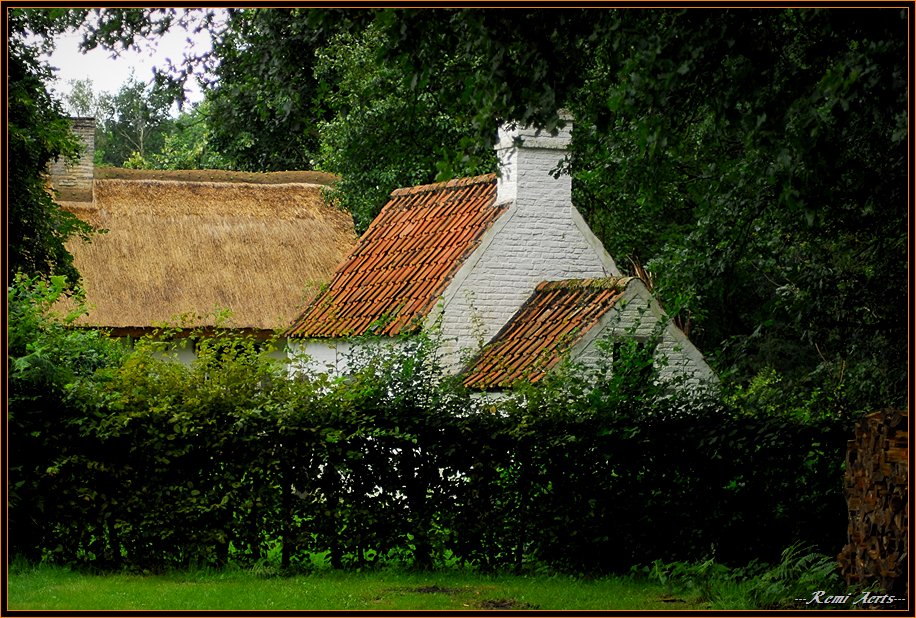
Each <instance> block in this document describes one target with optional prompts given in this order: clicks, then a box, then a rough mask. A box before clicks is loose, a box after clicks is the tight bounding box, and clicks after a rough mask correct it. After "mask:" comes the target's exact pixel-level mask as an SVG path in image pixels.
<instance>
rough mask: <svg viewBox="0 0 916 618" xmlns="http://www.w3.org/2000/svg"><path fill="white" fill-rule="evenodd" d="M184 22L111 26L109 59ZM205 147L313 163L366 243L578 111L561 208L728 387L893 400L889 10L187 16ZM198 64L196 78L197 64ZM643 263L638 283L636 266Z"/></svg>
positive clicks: (900, 87) (902, 330) (151, 12)
mask: <svg viewBox="0 0 916 618" xmlns="http://www.w3.org/2000/svg"><path fill="white" fill-rule="evenodd" d="M189 14H190V13H189V12H179V11H176V10H173V9H119V10H113V9H108V10H105V11H102V12H100V13H99V14H98V19H97V22H96V23H95V25H93V26H91V27H90V30H89V35H88V36H87V41H86V44H87V46H93V45H99V44H101V45H105V46H108V47H110V48H113V49H117V48H119V46H120V47H123V46H126V45H130V44H133V43H135V42H136V40H137V37H138V36H155V35H156V34H157V33H161V32H162V31H163V30H164V29H166V28H168V27H170V25H171V24H173V23H175V22H176V21H181V20H186V19H189V17H188V16H189ZM196 19H197V22H196V23H197V24H198V26H197V27H198V28H206V29H209V30H210V31H211V32H212V34H213V37H214V47H213V52H212V53H211V54H210V55H208V56H207V57H204V58H190V59H188V62H187V63H185V64H184V65H182V66H179V67H173V68H174V69H175V70H174V71H173V72H172V73H171V74H169V75H163V82H164V83H165V82H169V80H170V79H171V80H172V81H171V87H172V92H173V93H180V92H181V87H180V86H181V79H187V78H188V76H189V75H192V74H193V69H194V67H195V66H196V67H198V68H202V69H204V70H209V71H211V73H210V77H209V78H208V80H209V81H208V82H207V87H206V89H205V91H206V96H207V105H208V107H206V108H204V111H205V112H206V114H205V117H206V123H207V124H208V132H207V133H206V135H207V138H206V139H207V141H208V142H209V144H210V147H211V148H212V149H213V150H215V151H217V152H218V154H219V155H220V156H221V157H223V161H224V162H225V163H226V164H227V165H228V166H230V167H235V168H238V169H247V170H276V169H283V168H289V167H295V168H312V167H318V168H321V169H323V170H324V171H330V172H336V173H339V174H341V175H342V178H343V179H342V181H341V182H340V183H339V184H338V186H337V188H336V190H335V193H334V197H335V198H336V199H337V200H338V201H339V203H340V204H341V205H342V206H344V207H346V208H348V209H349V210H350V211H351V212H353V214H354V216H355V217H356V220H357V222H358V225H359V226H360V228H361V229H362V228H365V226H366V225H368V223H369V221H371V219H372V217H373V216H374V215H375V214H376V213H377V212H378V209H379V208H380V207H381V206H382V204H383V203H384V200H385V196H386V195H387V194H388V192H390V191H391V190H392V189H394V188H395V187H397V186H401V185H408V184H416V183H423V182H431V181H434V180H443V179H447V178H449V177H452V176H456V175H469V174H476V173H480V172H484V171H495V159H494V158H493V156H492V151H491V146H492V144H493V142H494V141H495V137H496V132H495V128H496V126H497V124H498V123H500V122H504V121H517V122H520V123H523V124H534V125H537V126H540V127H543V128H546V129H553V128H554V127H555V126H556V125H557V124H558V123H559V122H560V118H559V115H558V112H559V110H560V109H562V108H566V109H569V110H570V111H572V113H573V116H574V117H575V123H576V124H575V130H574V134H573V144H572V147H571V151H570V158H569V165H568V169H569V171H570V173H571V174H572V176H573V179H574V185H573V186H574V202H575V204H576V206H577V207H578V208H579V210H580V211H581V212H582V213H583V214H584V215H585V217H586V219H587V220H588V222H589V224H590V225H591V226H592V228H593V229H594V230H595V232H596V234H597V235H598V237H599V238H600V239H601V240H602V242H603V243H604V244H605V246H606V247H607V248H608V250H609V252H610V253H611V254H612V255H613V256H614V257H615V259H616V260H617V262H618V263H619V264H621V265H625V266H626V265H629V264H631V263H632V264H633V268H634V270H639V272H643V273H644V274H646V271H648V274H646V276H649V275H651V282H650V283H651V284H652V285H653V286H654V289H655V292H656V294H657V295H658V296H659V298H660V300H661V301H662V303H663V304H664V305H665V306H666V308H667V309H668V310H669V311H670V312H672V313H675V314H677V315H678V318H679V323H680V324H681V325H682V326H683V327H684V328H685V329H687V330H688V331H689V335H690V337H691V339H693V340H694V342H696V343H697V344H698V346H699V347H700V348H701V349H702V350H703V351H704V353H705V354H706V355H707V356H708V357H710V358H711V359H712V360H713V362H714V364H715V365H716V367H717V368H718V370H719V371H720V372H721V373H722V375H723V376H726V377H728V376H732V377H733V379H734V380H735V383H737V384H749V383H751V382H752V381H753V380H754V379H755V377H757V378H760V376H771V375H773V373H772V372H773V371H776V373H777V376H778V377H777V378H774V379H778V380H783V382H782V386H781V387H780V388H783V389H784V390H785V392H786V396H787V397H800V398H811V399H812V400H817V401H820V402H821V403H822V404H823V405H824V406H832V407H835V408H837V409H841V408H842V409H845V408H854V409H866V408H876V407H884V406H887V405H899V404H901V403H902V402H903V401H904V400H905V397H906V389H907V387H906V354H905V351H906V341H907V300H906V277H907V266H906V258H907V254H906V248H905V247H906V240H907V229H906V220H907V219H906V208H907V199H908V195H907V191H906V145H907V121H908V117H907V110H908V108H907V98H906V93H907V88H906V87H907V76H908V72H907V48H906V41H907V32H908V28H910V27H911V25H912V24H911V23H909V21H908V20H909V19H911V18H910V17H909V16H908V14H907V12H906V11H905V10H902V9H893V8H884V9H845V8H844V9H779V10H771V9H766V10H763V9H728V10H725V9H714V10H713V9H686V10H654V9H653V10H633V9H626V10H605V9H600V10H599V9H562V10H559V9H498V10H494V9H487V10H481V9H447V10H446V9H436V10H429V9H423V10H402V9H379V10H342V9H308V10H307V9H230V10H229V11H228V12H227V13H226V14H225V19H220V18H219V16H218V15H217V13H216V12H215V11H213V10H207V11H202V12H200V13H199V14H198V15H197V17H196ZM195 63H196V64H195ZM639 265H644V266H645V269H646V271H643V270H642V269H639V268H638V266H639Z"/></svg>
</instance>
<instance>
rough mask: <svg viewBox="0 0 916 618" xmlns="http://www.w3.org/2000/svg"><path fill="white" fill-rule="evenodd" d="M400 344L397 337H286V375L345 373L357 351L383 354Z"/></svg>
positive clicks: (358, 352) (357, 354)
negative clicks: (352, 338)
mask: <svg viewBox="0 0 916 618" xmlns="http://www.w3.org/2000/svg"><path fill="white" fill-rule="evenodd" d="M401 345H403V344H402V342H401V340H400V339H395V338H388V337H385V338H379V339H372V340H350V339H290V340H289V343H288V348H287V350H288V355H289V373H290V375H296V374H305V375H317V374H320V373H326V374H328V375H330V376H338V375H344V374H346V373H347V372H348V371H349V370H350V368H351V363H352V362H353V361H354V358H356V360H357V362H358V360H359V355H361V354H375V353H384V352H385V351H390V350H392V349H396V348H398V347H399V346H401Z"/></svg>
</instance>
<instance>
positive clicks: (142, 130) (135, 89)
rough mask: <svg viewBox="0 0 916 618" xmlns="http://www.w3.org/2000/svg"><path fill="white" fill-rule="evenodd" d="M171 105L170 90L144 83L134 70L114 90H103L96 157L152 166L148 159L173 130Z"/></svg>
mask: <svg viewBox="0 0 916 618" xmlns="http://www.w3.org/2000/svg"><path fill="white" fill-rule="evenodd" d="M171 105H172V95H171V93H170V92H168V91H167V90H165V89H163V88H161V87H159V86H158V85H156V84H155V83H154V84H152V85H150V84H145V83H143V82H141V81H139V80H137V79H136V78H135V77H134V76H133V74H131V76H130V77H128V79H127V81H126V82H124V84H122V85H121V87H120V88H119V89H118V92H116V93H115V94H113V95H111V94H108V93H101V94H100V95H99V97H98V107H99V115H98V116H97V117H96V121H97V126H96V152H97V157H96V158H97V160H98V161H99V162H100V163H101V164H103V165H111V166H114V167H137V168H144V167H149V163H147V162H146V161H148V160H152V158H153V156H154V155H155V154H156V153H158V152H161V151H162V150H163V148H164V145H165V140H166V136H167V135H169V134H171V133H173V132H174V123H175V121H174V120H173V119H172V118H171V116H170V107H171Z"/></svg>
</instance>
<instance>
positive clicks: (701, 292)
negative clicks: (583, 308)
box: [572, 10, 906, 411]
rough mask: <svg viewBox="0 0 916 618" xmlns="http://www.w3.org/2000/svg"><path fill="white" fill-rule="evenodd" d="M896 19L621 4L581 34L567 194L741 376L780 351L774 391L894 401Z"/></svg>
mask: <svg viewBox="0 0 916 618" xmlns="http://www.w3.org/2000/svg"><path fill="white" fill-rule="evenodd" d="M905 27H906V26H905V18H903V16H902V15H901V14H900V13H899V12H898V11H893V10H888V11H874V12H868V13H857V12H844V11H833V10H826V11H809V10H797V11H772V12H769V11H760V12H754V11H716V12H710V11H693V10H688V11H680V12H670V11H665V12H657V13H656V12H653V13H652V14H649V13H645V12H635V11H631V12H627V13H626V14H624V15H623V16H622V17H621V23H620V28H619V29H617V30H615V32H614V33H613V35H612V36H608V37H606V38H602V39H599V42H598V43H597V45H596V49H595V55H594V62H593V64H592V65H591V66H590V68H589V71H588V76H587V81H586V84H585V86H584V87H583V88H581V89H580V90H579V91H578V93H577V95H576V97H575V98H576V102H575V104H574V105H572V107H573V108H574V110H575V111H576V113H577V118H578V120H579V122H580V125H579V126H594V129H590V130H587V131H579V132H577V133H576V136H575V138H576V144H575V145H574V149H575V151H576V153H577V157H578V161H579V162H580V164H581V165H580V166H578V170H581V171H579V172H577V180H578V181H579V182H578V183H577V191H578V196H579V202H578V204H579V206H580V208H582V209H583V210H584V211H585V214H586V215H587V218H588V219H589V221H590V223H591V224H592V227H593V228H594V229H595V230H596V232H597V233H598V235H599V237H601V238H602V239H603V240H604V242H605V245H606V246H607V248H608V250H609V251H610V253H611V254H612V255H614V256H617V257H618V258H620V257H623V256H638V257H639V258H641V260H642V261H643V262H645V263H646V264H647V266H648V267H649V268H650V270H652V271H653V272H654V273H655V280H656V288H657V293H658V294H659V295H660V297H661V298H662V301H663V302H665V301H666V300H668V299H670V298H671V297H672V296H673V295H680V296H682V297H683V298H684V299H686V300H687V303H686V305H685V307H684V309H685V311H686V312H688V313H689V316H690V317H691V319H692V323H693V326H694V328H693V329H692V336H693V338H694V340H695V341H696V342H697V343H698V344H699V345H700V347H701V348H703V349H705V350H710V351H711V350H715V352H716V356H717V359H716V360H717V363H718V365H719V367H720V368H721V369H723V370H729V371H732V372H733V376H734V377H735V378H737V379H738V380H741V381H744V380H749V379H750V378H751V377H752V376H754V375H755V374H756V373H757V372H758V371H760V370H762V369H763V368H765V367H767V366H777V367H779V369H780V373H781V375H782V376H783V379H784V382H783V390H784V391H786V390H788V391H792V395H791V396H796V393H804V392H807V391H811V390H814V389H820V390H823V391H828V390H834V389H839V388H842V389H843V390H844V392H845V397H844V398H842V399H845V402H844V403H843V405H844V406H846V407H848V408H850V411H853V410H861V409H871V408H874V407H880V406H883V405H885V404H886V403H887V402H888V401H897V402H902V400H903V399H902V398H903V397H904V394H905V389H904V388H903V384H904V374H903V367H904V365H905V363H904V361H903V358H904V357H903V347H902V341H903V340H904V335H903V331H902V330H901V329H902V328H903V322H902V321H901V320H900V316H902V315H903V312H904V305H903V303H904V297H905V295H904V294H903V291H902V289H903V288H902V287H901V285H902V281H903V280H904V277H905V265H904V261H903V260H902V256H903V242H904V235H905V232H904V226H903V225H902V222H903V220H904V218H905V217H904V212H903V210H902V208H903V204H904V203H905V199H903V197H902V193H901V191H902V187H903V185H904V183H903V178H904V177H903V173H904V172H903V170H904V159H903V141H902V140H903V133H902V132H901V131H900V127H901V126H902V122H903V118H904V116H905V111H904V110H905V105H904V100H905V99H904V97H905V94H904V91H905V87H904V81H903V78H902V76H903V74H904V73H905V70H904V68H903V67H904V64H903V63H904V53H903V47H902V46H903V41H904V38H905V37H904V31H905ZM866 102H867V103H866ZM825 153H830V154H827V155H825ZM867 177H872V178H880V179H881V180H880V181H879V182H878V183H877V184H873V183H872V182H870V181H869V180H867V179H866V178H867ZM892 204H893V205H895V206H890V205H892ZM862 229H869V230H872V233H870V234H869V235H868V238H867V239H866V238H863V237H862V235H861V233H860V231H861V230H862ZM891 281H893V282H895V283H890V282H891ZM853 316H855V317H853ZM892 316H896V317H892ZM892 333H896V334H892ZM894 341H896V342H897V343H893V342H894ZM879 349H880V350H881V352H879V351H878V350H879ZM878 358H881V359H882V360H881V361H877V359H878ZM879 366H880V367H881V368H879Z"/></svg>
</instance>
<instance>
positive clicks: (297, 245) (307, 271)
mask: <svg viewBox="0 0 916 618" xmlns="http://www.w3.org/2000/svg"><path fill="white" fill-rule="evenodd" d="M62 206H63V207H64V208H65V209H67V210H70V211H71V212H73V213H75V214H76V215H77V216H79V217H80V218H81V219H84V220H86V221H88V222H89V223H91V224H92V225H94V226H96V227H99V228H102V229H107V230H108V232H107V233H104V234H98V235H94V236H93V238H92V241H91V242H90V243H84V242H82V241H80V240H71V241H70V242H69V244H68V248H69V250H70V251H71V252H72V253H73V257H74V261H75V264H76V267H77V269H78V270H79V272H80V273H81V275H82V277H83V287H84V289H85V291H86V300H87V303H88V305H89V307H90V312H89V315H88V316H86V317H83V318H81V319H80V322H79V323H81V324H84V325H92V326H103V327H109V328H118V329H132V328H141V329H142V328H146V327H150V326H158V325H161V324H163V323H170V324H174V325H178V323H179V322H180V323H181V325H182V326H186V327H198V326H212V325H213V323H214V317H213V316H214V314H215V312H216V311H219V310H222V309H228V310H230V312H231V319H230V320H229V322H228V323H227V325H228V326H231V327H235V328H245V329H255V330H268V329H270V330H273V329H278V328H283V327H286V326H289V325H290V324H291V323H292V321H293V319H295V317H296V316H297V315H298V314H299V312H301V310H302V308H303V307H304V306H305V305H306V304H307V303H308V302H309V300H311V298H312V296H314V294H315V293H316V291H317V289H318V287H319V286H320V285H322V284H324V283H326V282H327V281H329V280H330V278H331V275H332V274H333V272H334V269H335V267H336V266H337V265H338V263H339V262H340V261H341V259H342V258H343V257H344V256H346V255H347V253H348V252H349V251H350V250H351V249H352V248H353V246H354V245H355V243H356V235H355V233H354V230H353V221H352V218H351V217H350V215H349V214H347V213H345V212H343V211H340V210H337V209H335V208H333V207H331V206H329V205H327V204H325V203H324V201H323V200H322V196H321V186H320V185H317V184H305V183H288V184H252V183H239V182H234V183H226V182H180V181H171V180H98V179H97V180H96V181H95V187H94V200H93V201H92V202H91V203H85V202H84V203H76V202H70V203H63V204H62ZM179 316H184V318H183V319H182V320H179Z"/></svg>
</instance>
